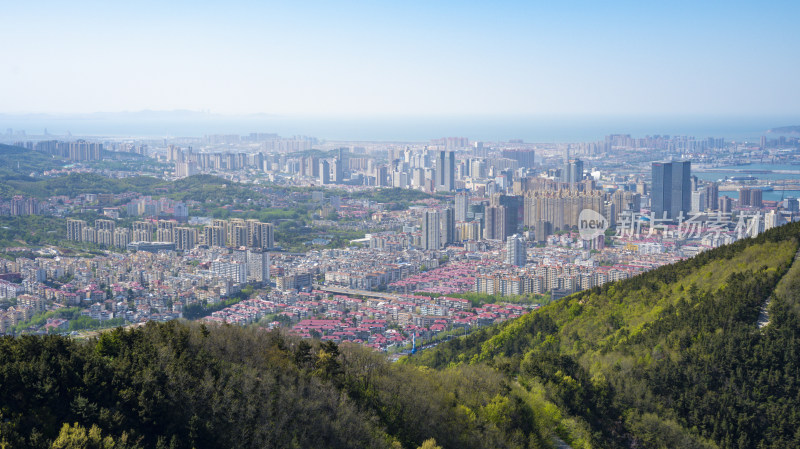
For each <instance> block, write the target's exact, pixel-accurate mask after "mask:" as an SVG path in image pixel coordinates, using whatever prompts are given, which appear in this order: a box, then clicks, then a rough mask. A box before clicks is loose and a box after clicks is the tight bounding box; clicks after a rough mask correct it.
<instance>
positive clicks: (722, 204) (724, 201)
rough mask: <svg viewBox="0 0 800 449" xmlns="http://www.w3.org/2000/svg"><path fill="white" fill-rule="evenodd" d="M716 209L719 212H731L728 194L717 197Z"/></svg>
mask: <svg viewBox="0 0 800 449" xmlns="http://www.w3.org/2000/svg"><path fill="white" fill-rule="evenodd" d="M717 209H718V210H719V212H720V213H723V214H727V213H730V212H731V198H730V197H729V196H721V197H719V204H718V205H717Z"/></svg>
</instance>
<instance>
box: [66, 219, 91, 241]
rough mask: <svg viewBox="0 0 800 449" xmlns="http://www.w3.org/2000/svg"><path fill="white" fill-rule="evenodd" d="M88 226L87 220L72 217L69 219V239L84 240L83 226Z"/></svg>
mask: <svg viewBox="0 0 800 449" xmlns="http://www.w3.org/2000/svg"><path fill="white" fill-rule="evenodd" d="M85 227H86V222H85V221H83V220H75V219H72V218H68V219H67V240H72V241H75V242H82V241H83V228H85Z"/></svg>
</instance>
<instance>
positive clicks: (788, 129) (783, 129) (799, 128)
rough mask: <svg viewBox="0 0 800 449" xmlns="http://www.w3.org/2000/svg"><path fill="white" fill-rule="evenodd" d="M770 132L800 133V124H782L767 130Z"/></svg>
mask: <svg viewBox="0 0 800 449" xmlns="http://www.w3.org/2000/svg"><path fill="white" fill-rule="evenodd" d="M767 132H768V133H770V134H800V125H795V126H780V127H778V128H772V129H770V130H769V131H767Z"/></svg>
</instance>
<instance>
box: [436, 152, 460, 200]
mask: <svg viewBox="0 0 800 449" xmlns="http://www.w3.org/2000/svg"><path fill="white" fill-rule="evenodd" d="M436 178H437V179H436V186H437V187H438V188H439V189H441V190H446V191H448V192H452V191H453V190H455V187H456V184H455V182H456V155H455V152H453V151H440V152H439V155H438V158H437V160H436Z"/></svg>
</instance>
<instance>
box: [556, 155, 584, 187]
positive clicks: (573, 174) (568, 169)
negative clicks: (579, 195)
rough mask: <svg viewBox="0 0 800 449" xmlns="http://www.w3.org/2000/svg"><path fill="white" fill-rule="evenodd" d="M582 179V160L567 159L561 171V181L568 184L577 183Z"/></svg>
mask: <svg viewBox="0 0 800 449" xmlns="http://www.w3.org/2000/svg"><path fill="white" fill-rule="evenodd" d="M582 179H583V161H582V160H580V159H568V160H567V161H566V162H565V163H564V171H562V172H561V181H563V182H567V183H569V184H570V185H572V184H577V183H579V182H580V181H581V180H582Z"/></svg>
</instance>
